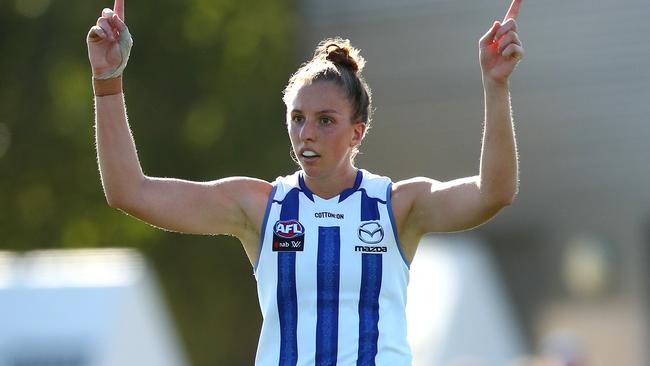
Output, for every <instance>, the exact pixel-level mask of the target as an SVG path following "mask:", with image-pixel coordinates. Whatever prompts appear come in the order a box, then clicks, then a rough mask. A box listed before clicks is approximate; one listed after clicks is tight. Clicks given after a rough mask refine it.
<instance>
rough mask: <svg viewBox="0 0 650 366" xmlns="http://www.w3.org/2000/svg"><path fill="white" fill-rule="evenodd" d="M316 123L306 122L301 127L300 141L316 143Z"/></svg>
mask: <svg viewBox="0 0 650 366" xmlns="http://www.w3.org/2000/svg"><path fill="white" fill-rule="evenodd" d="M316 134H317V131H316V123H315V122H314V121H312V120H309V119H308V120H306V121H305V122H304V123H303V124H302V126H300V134H299V136H300V140H301V141H314V140H316Z"/></svg>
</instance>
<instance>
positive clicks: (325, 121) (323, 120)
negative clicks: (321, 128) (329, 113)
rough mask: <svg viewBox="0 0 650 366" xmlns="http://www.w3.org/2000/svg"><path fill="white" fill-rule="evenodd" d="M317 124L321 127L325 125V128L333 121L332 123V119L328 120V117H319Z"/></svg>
mask: <svg viewBox="0 0 650 366" xmlns="http://www.w3.org/2000/svg"><path fill="white" fill-rule="evenodd" d="M319 122H320V124H321V125H325V126H327V125H331V124H332V123H334V121H332V119H331V118H329V117H321V118H320V119H319Z"/></svg>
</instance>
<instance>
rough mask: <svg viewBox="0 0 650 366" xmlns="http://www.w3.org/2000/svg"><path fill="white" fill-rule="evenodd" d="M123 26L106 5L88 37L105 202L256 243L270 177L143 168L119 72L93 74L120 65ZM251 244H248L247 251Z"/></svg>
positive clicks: (175, 225) (173, 226)
mask: <svg viewBox="0 0 650 366" xmlns="http://www.w3.org/2000/svg"><path fill="white" fill-rule="evenodd" d="M124 29H126V26H125V25H124V23H123V22H122V21H121V19H120V18H119V17H118V16H117V15H115V14H114V13H113V12H112V11H110V9H105V10H104V11H103V12H102V17H100V18H99V19H98V21H97V25H96V26H95V27H93V28H91V30H90V32H89V33H88V39H87V42H88V54H89V58H90V62H91V66H92V68H93V75H94V77H93V83H94V86H95V94H96V95H97V96H96V97H95V132H96V144H97V157H98V164H99V170H100V174H101V179H102V185H103V188H104V192H105V195H106V199H107V201H108V203H109V205H110V206H111V207H115V208H119V209H121V210H123V211H125V212H127V213H129V214H131V215H133V216H135V217H138V218H140V219H142V220H144V221H146V222H148V223H150V224H152V225H155V226H158V227H161V228H164V229H167V230H173V231H179V232H186V233H197V234H230V235H235V236H237V237H239V238H240V239H242V242H244V245H245V246H247V243H248V246H252V245H254V243H255V242H256V240H255V239H256V234H257V235H259V233H257V231H258V230H259V227H260V226H261V221H262V220H263V213H264V208H265V204H266V200H267V198H268V194H269V193H270V191H271V184H270V183H268V182H265V181H262V180H258V179H252V178H244V177H232V178H225V179H221V180H217V181H212V182H190V181H185V180H180V179H169V178H152V177H148V176H146V175H145V174H144V173H143V171H142V168H141V166H140V162H139V160H138V155H137V151H136V147H135V142H134V139H133V136H132V134H131V131H130V128H129V124H128V120H127V116H126V108H125V102H124V97H123V94H122V92H121V79H120V78H121V76H118V77H116V78H109V79H103V80H99V79H97V78H96V77H97V75H102V74H105V73H106V72H110V70H111V68H112V67H116V66H117V65H119V63H120V61H121V54H120V50H119V46H117V45H116V43H117V41H118V39H119V34H120V32H121V31H122V30H124ZM113 92H115V93H113ZM252 249H254V248H248V247H246V250H247V252H249V254H250V252H251V250H252ZM253 252H254V251H253Z"/></svg>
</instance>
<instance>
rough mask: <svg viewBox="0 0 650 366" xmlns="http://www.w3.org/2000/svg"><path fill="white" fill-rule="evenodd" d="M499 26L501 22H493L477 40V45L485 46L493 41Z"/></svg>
mask: <svg viewBox="0 0 650 366" xmlns="http://www.w3.org/2000/svg"><path fill="white" fill-rule="evenodd" d="M500 27H501V23H499V22H498V21H496V22H494V24H492V27H491V28H490V29H489V30H488V31H487V33H485V34H484V35H483V37H481V40H480V41H479V46H481V47H485V46H488V45H490V44H491V43H492V42H493V41H494V36H495V35H496V33H497V31H498V30H499V28H500Z"/></svg>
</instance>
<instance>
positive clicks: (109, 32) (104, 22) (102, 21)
mask: <svg viewBox="0 0 650 366" xmlns="http://www.w3.org/2000/svg"><path fill="white" fill-rule="evenodd" d="M97 26H98V27H100V28H101V29H102V30H103V31H104V33H105V34H106V36H107V37H106V38H108V39H109V40H111V41H114V40H115V39H116V38H117V34H115V31H113V27H112V26H111V25H110V24H109V23H108V19H106V18H99V19H97Z"/></svg>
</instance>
